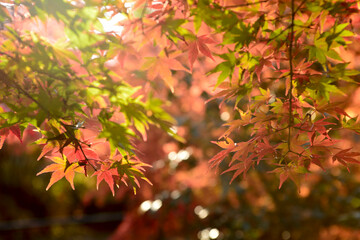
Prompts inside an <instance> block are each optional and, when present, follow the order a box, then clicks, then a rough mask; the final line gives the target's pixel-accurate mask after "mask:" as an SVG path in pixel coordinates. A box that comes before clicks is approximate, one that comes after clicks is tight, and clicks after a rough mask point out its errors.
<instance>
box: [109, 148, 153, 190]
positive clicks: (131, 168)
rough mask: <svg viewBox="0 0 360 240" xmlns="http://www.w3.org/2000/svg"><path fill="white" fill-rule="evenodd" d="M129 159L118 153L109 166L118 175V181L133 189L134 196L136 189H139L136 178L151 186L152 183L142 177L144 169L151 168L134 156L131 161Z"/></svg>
mask: <svg viewBox="0 0 360 240" xmlns="http://www.w3.org/2000/svg"><path fill="white" fill-rule="evenodd" d="M128 158H129V157H128V156H126V157H123V156H122V155H121V154H119V153H115V156H114V157H113V159H112V160H114V163H113V164H112V165H111V168H115V169H117V172H118V173H119V177H120V180H121V181H122V182H123V183H124V184H125V185H126V186H128V183H127V182H129V183H130V185H131V186H132V187H133V191H134V194H136V187H140V184H139V181H138V179H137V177H139V178H140V179H143V180H145V181H146V182H147V183H149V184H150V185H152V183H151V182H150V181H149V179H147V178H146V177H145V175H144V172H145V169H144V167H151V166H150V165H148V164H146V163H143V162H141V161H140V160H139V159H138V158H136V156H133V157H132V158H131V159H128Z"/></svg>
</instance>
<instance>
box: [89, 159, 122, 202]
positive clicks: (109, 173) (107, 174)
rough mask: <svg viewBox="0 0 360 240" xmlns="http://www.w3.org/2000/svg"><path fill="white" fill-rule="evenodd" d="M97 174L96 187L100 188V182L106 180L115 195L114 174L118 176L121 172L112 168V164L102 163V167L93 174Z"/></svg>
mask: <svg viewBox="0 0 360 240" xmlns="http://www.w3.org/2000/svg"><path fill="white" fill-rule="evenodd" d="M95 175H96V176H97V183H96V187H97V189H99V184H100V183H101V182H102V181H103V180H105V182H106V183H107V184H108V185H109V188H110V190H111V192H112V195H113V196H114V195H115V191H114V184H115V182H114V176H115V177H118V176H119V173H118V171H117V169H116V168H110V165H101V169H100V170H98V171H96V172H95V173H94V174H93V176H95Z"/></svg>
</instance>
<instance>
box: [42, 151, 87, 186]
mask: <svg viewBox="0 0 360 240" xmlns="http://www.w3.org/2000/svg"><path fill="white" fill-rule="evenodd" d="M48 158H49V159H51V161H53V162H54V163H52V164H50V165H48V166H46V167H45V168H44V169H43V170H41V171H40V172H38V173H37V174H36V176H38V175H40V174H43V173H48V172H52V174H51V178H50V182H49V184H48V185H47V187H46V191H47V190H49V188H50V187H51V186H52V185H53V184H54V183H56V182H57V181H59V180H60V179H62V178H63V177H65V179H66V180H67V181H68V182H69V183H70V185H71V188H72V189H75V187H74V176H75V172H78V173H84V170H83V169H82V168H81V167H80V166H79V165H78V164H77V163H73V164H70V163H69V161H68V160H67V159H66V157H64V158H60V157H48Z"/></svg>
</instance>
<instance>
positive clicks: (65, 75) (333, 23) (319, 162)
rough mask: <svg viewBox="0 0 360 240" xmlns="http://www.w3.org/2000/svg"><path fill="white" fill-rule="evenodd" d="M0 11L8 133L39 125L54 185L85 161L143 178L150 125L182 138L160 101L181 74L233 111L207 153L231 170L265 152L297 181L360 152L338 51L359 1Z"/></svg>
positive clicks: (133, 180)
mask: <svg viewBox="0 0 360 240" xmlns="http://www.w3.org/2000/svg"><path fill="white" fill-rule="evenodd" d="M54 6H55V7H54ZM0 13H1V21H2V22H3V28H2V30H1V32H0V33H1V50H0V85H1V90H0V92H1V98H0V102H1V106H0V107H1V113H0V118H1V141H0V146H2V145H3V143H4V141H6V138H7V137H8V136H9V135H10V134H13V135H15V136H16V137H17V138H18V139H19V140H20V141H22V134H23V132H24V130H25V129H30V130H31V131H34V132H37V134H35V135H34V139H33V140H34V141H35V143H36V144H37V145H39V146H40V147H41V148H42V152H41V154H40V156H39V158H38V160H40V159H42V158H47V159H48V160H50V161H51V163H49V165H48V166H46V167H45V168H44V169H43V170H42V171H41V172H39V173H38V174H43V173H51V174H52V175H51V178H50V182H49V185H48V187H47V189H48V188H50V187H51V186H52V185H53V184H54V183H56V182H57V181H59V180H60V179H62V178H65V179H66V180H67V181H68V182H69V183H70V185H71V187H72V188H73V189H74V184H73V179H74V175H75V173H78V174H85V175H91V176H96V177H97V185H99V183H100V182H101V181H105V182H106V183H107V184H108V186H109V187H110V189H111V191H112V193H113V195H114V194H115V190H114V188H115V187H116V186H119V184H120V183H124V184H126V185H129V186H131V187H132V188H133V189H134V191H136V188H137V187H139V186H140V181H139V180H140V179H142V180H145V181H148V179H147V177H146V174H145V173H144V172H145V168H146V167H149V166H150V165H148V164H145V163H143V162H142V161H141V160H140V159H139V157H138V156H139V154H140V155H141V152H139V151H138V149H137V144H138V142H139V141H146V140H147V132H148V130H149V127H150V125H154V126H156V127H158V128H160V129H162V130H163V131H165V132H167V133H168V134H169V135H170V136H172V137H173V138H175V139H176V140H178V141H181V142H185V141H186V139H184V138H183V137H181V136H179V135H178V134H177V132H176V130H175V129H176V128H174V126H175V125H176V122H175V120H174V119H173V118H172V117H171V116H170V115H169V114H168V113H167V112H166V111H165V110H164V106H165V105H166V104H171V103H166V102H165V101H166V97H167V95H169V94H170V95H171V94H178V93H177V91H178V87H179V86H180V85H181V82H182V81H184V80H183V79H185V78H188V79H191V80H189V81H194V82H196V81H200V79H201V81H203V82H205V84H206V85H207V87H206V88H207V89H206V90H205V91H206V92H207V94H210V95H213V96H212V97H211V98H209V99H208V101H207V104H210V103H211V102H213V101H216V102H217V103H218V104H219V107H220V108H223V107H224V106H225V105H226V106H227V108H228V109H229V111H231V112H230V116H231V117H229V120H228V122H227V123H225V124H224V126H225V127H226V130H225V131H224V132H223V133H222V134H220V135H219V139H218V140H217V141H213V143H214V144H217V145H218V146H219V147H220V148H222V150H220V151H219V152H218V153H217V154H214V156H213V157H212V158H211V159H210V161H209V163H210V166H211V167H214V168H220V166H222V165H223V164H224V163H225V164H226V165H227V166H228V167H227V168H225V170H222V172H223V173H227V172H233V177H232V179H231V182H232V181H234V180H235V179H236V178H237V177H240V176H242V177H246V176H247V174H248V172H249V171H250V170H252V169H256V167H257V166H258V165H259V164H260V163H261V162H265V164H267V165H268V166H271V168H272V170H271V171H270V172H272V173H275V174H277V175H278V176H279V179H280V184H279V188H280V187H281V186H282V185H283V183H284V182H285V181H286V180H287V179H291V180H292V181H294V182H295V183H296V185H298V187H299V188H300V181H301V179H302V177H303V176H305V175H307V174H308V173H310V172H312V171H317V170H318V169H327V168H329V167H330V164H331V163H340V164H342V165H344V166H345V167H348V166H349V164H358V163H360V162H359V160H358V159H357V156H359V155H360V153H359V152H357V151H356V150H354V149H352V146H348V144H347V143H346V142H345V143H344V141H343V140H342V137H343V136H344V132H345V133H347V134H348V133H350V132H351V133H354V134H359V129H360V125H359V124H360V123H359V119H358V117H357V115H356V114H352V113H351V114H350V113H349V112H348V111H347V107H348V106H349V100H348V99H349V97H348V96H349V95H351V94H352V92H353V90H354V89H355V88H356V87H357V85H358V80H359V79H358V76H359V75H358V74H359V72H358V71H357V70H355V69H354V67H355V65H354V63H351V62H348V61H347V60H346V59H344V57H343V56H346V52H347V51H349V46H351V45H352V44H356V43H358V41H359V36H358V32H359V27H360V25H359V23H360V22H359V21H360V19H359V3H357V2H356V1H298V0H292V1H280V0H274V1H273V0H269V1H225V0H224V1H222V0H220V1H215V0H214V1H210V0H199V1H191V0H189V1H185V0H178V1H151V0H150V1H148V0H146V1H145V0H137V1H125V2H123V1H95V0H93V1H63V0H51V1H50V0H36V1H28V0H22V1H14V2H13V1H6V2H5V1H2V4H1V8H0ZM116 17H117V19H118V20H117V22H116V23H115V24H113V26H112V27H113V28H112V29H111V28H110V29H107V25H106V23H105V22H106V21H108V22H109V21H110V20H111V19H114V18H116ZM106 19H107V20H106ZM53 26H54V27H56V31H54V30H53V29H52V27H53ZM119 26H120V27H121V30H116V29H117V28H116V27H119ZM350 50H351V49H350ZM214 91H215V92H214ZM170 106H171V105H170ZM169 111H170V112H171V110H169ZM208 141H209V142H210V141H211V139H208ZM147 144H151V142H148V143H147ZM225 159H229V160H225ZM221 169H224V167H221ZM148 182H149V181H148ZM149 183H150V182H149Z"/></svg>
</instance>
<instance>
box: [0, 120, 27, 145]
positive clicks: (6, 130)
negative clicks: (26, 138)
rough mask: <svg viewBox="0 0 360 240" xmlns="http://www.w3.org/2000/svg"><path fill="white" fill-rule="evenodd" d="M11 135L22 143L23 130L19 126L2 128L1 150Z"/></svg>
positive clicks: (0, 134)
mask: <svg viewBox="0 0 360 240" xmlns="http://www.w3.org/2000/svg"><path fill="white" fill-rule="evenodd" d="M10 133H12V134H14V135H15V136H16V137H17V138H18V139H19V140H20V142H22V137H21V130H20V127H19V125H13V126H11V127H7V128H2V129H0V149H1V148H2V147H3V145H4V142H5V140H6V138H7V137H8V136H9V134H10Z"/></svg>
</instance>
